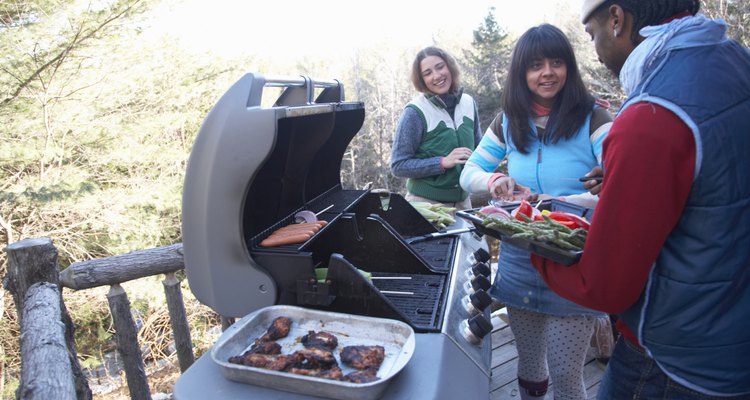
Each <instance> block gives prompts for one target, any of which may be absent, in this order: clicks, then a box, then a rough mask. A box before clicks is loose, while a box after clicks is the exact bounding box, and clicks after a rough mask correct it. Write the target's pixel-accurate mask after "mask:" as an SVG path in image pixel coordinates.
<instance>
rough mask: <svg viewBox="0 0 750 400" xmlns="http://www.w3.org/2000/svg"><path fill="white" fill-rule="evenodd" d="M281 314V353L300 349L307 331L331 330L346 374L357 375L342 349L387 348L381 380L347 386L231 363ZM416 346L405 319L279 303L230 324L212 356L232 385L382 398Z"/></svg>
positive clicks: (347, 399)
mask: <svg viewBox="0 0 750 400" xmlns="http://www.w3.org/2000/svg"><path fill="white" fill-rule="evenodd" d="M280 316H285V317H289V318H291V320H292V327H291V329H290V331H289V335H288V336H287V337H285V338H282V339H278V340H277V341H276V342H277V343H279V344H280V345H281V349H282V350H281V352H282V354H288V353H293V352H294V351H296V350H298V349H300V348H302V347H303V346H302V345H301V344H300V340H299V338H300V337H302V336H303V335H305V334H307V333H308V331H311V330H314V331H326V332H330V333H332V334H334V335H336V337H337V338H338V341H339V345H338V347H337V348H336V349H335V350H334V351H333V353H334V355H335V356H336V360H337V361H338V362H339V367H340V368H341V370H342V371H343V373H344V374H348V373H349V372H352V371H355V369H353V368H350V367H348V366H346V365H344V364H343V363H342V362H341V357H340V355H339V352H340V351H341V349H342V348H343V347H344V346H353V345H380V346H383V347H384V348H385V359H384V360H383V364H382V365H381V366H380V369H379V370H378V374H377V375H378V377H379V378H380V379H379V380H377V381H374V382H369V383H352V382H343V381H336V380H332V379H325V378H317V377H311V376H304V375H297V374H291V373H287V372H279V371H273V370H268V369H264V368H255V367H250V366H246V365H240V364H234V363H230V362H229V361H228V359H229V357H231V356H236V355H240V354H242V353H244V352H245V351H247V350H248V349H249V348H250V346H251V345H252V344H253V342H254V341H255V339H257V338H259V337H260V336H262V335H263V334H264V333H265V332H266V329H268V327H269V326H270V325H271V322H272V321H273V320H274V319H275V318H277V317H280ZM414 346H415V338H414V330H413V329H412V328H411V327H410V326H409V325H407V324H405V323H403V322H401V321H396V320H392V319H384V318H373V317H365V316H359V315H352V314H343V313H335V312H328V311H319V310H310V309H306V308H301V307H296V306H286V305H276V306H269V307H265V308H262V309H260V310H257V311H255V312H253V313H251V314H248V315H247V316H245V317H243V318H242V319H241V320H239V321H237V322H236V323H234V324H233V325H232V326H230V327H229V328H228V329H227V330H226V331H224V333H223V334H222V335H221V337H220V338H219V340H218V341H217V342H216V344H214V346H213V347H212V349H211V358H212V359H213V361H214V362H215V363H216V364H218V365H219V366H220V368H221V372H222V375H224V377H225V378H227V379H229V380H232V381H236V382H243V383H249V384H253V385H258V386H263V387H268V388H272V389H278V390H283V391H287V392H294V393H301V394H306V395H311V396H319V397H327V398H331V399H341V400H360V399H363V400H370V399H377V398H379V397H380V396H381V395H382V394H383V391H384V390H385V389H386V387H387V385H388V383H389V382H390V380H391V378H393V377H394V376H396V375H397V374H398V373H399V372H400V371H401V370H402V369H403V368H404V366H406V364H407V363H408V362H409V360H410V359H411V356H412V354H413V353H414Z"/></svg>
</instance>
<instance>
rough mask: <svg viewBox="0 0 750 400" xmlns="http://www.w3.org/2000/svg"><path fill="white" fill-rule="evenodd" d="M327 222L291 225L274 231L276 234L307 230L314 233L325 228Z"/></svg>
mask: <svg viewBox="0 0 750 400" xmlns="http://www.w3.org/2000/svg"><path fill="white" fill-rule="evenodd" d="M327 223H328V222H327V221H315V222H305V223H302V224H291V225H287V226H284V227H281V228H279V229H277V230H275V231H274V233H276V232H287V231H296V230H298V229H299V230H308V229H311V230H313V231H314V232H317V231H319V230H320V229H321V228H323V227H324V226H326V224H327Z"/></svg>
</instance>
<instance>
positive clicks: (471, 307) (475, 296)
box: [462, 289, 492, 315]
mask: <svg viewBox="0 0 750 400" xmlns="http://www.w3.org/2000/svg"><path fill="white" fill-rule="evenodd" d="M462 303H463V305H464V309H465V310H466V311H467V312H468V313H469V315H474V314H478V313H481V312H482V310H484V309H485V308H487V307H488V306H489V305H490V304H492V297H490V295H489V294H487V292H485V291H484V290H482V289H479V290H476V291H475V292H474V293H472V294H470V295H467V296H466V297H464V299H463V301H462Z"/></svg>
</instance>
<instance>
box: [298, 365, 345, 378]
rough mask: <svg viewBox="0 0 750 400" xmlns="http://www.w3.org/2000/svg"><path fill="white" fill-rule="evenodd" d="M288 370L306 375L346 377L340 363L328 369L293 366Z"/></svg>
mask: <svg viewBox="0 0 750 400" xmlns="http://www.w3.org/2000/svg"><path fill="white" fill-rule="evenodd" d="M286 372H289V373H292V374H299V375H306V376H315V377H318V378H326V379H333V380H341V379H342V378H343V377H344V372H343V371H341V368H339V366H338V365H334V366H331V367H330V368H326V369H320V368H313V369H307V368H296V367H291V368H289V369H288V370H286Z"/></svg>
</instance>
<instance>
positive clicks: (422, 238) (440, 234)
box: [405, 226, 476, 244]
mask: <svg viewBox="0 0 750 400" xmlns="http://www.w3.org/2000/svg"><path fill="white" fill-rule="evenodd" d="M475 230H476V228H475V227H473V226H470V227H467V228H458V229H448V230H447V231H440V232H434V233H428V234H426V235H422V236H414V237H411V238H407V239H406V240H405V242H406V243H407V244H414V243H417V242H423V241H425V240H430V239H435V238H440V237H444V236H452V235H460V234H462V233H466V232H473V231H475Z"/></svg>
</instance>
